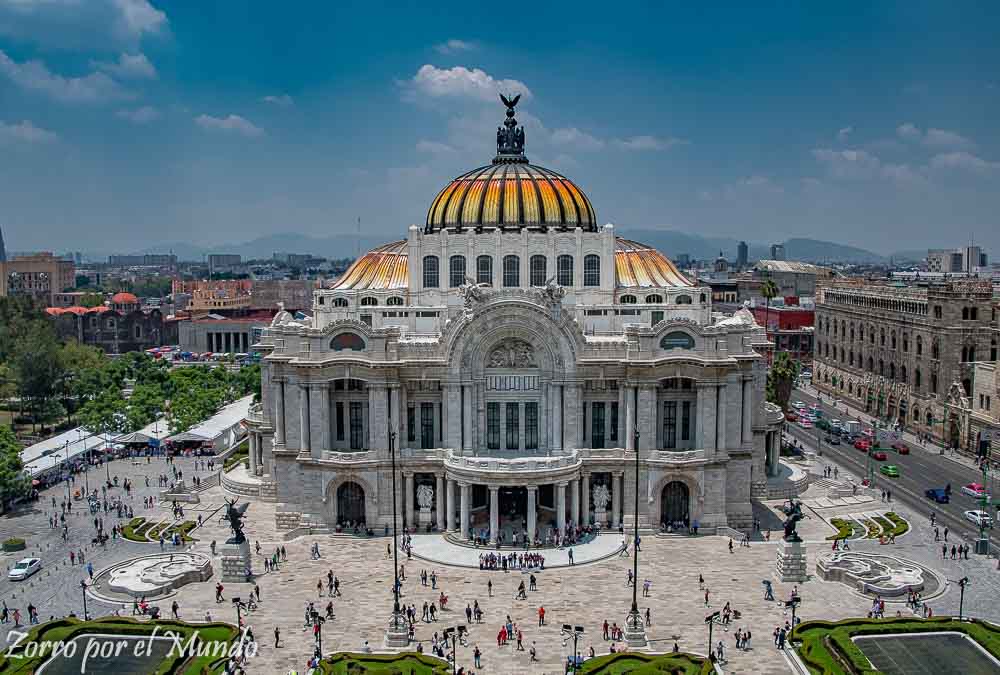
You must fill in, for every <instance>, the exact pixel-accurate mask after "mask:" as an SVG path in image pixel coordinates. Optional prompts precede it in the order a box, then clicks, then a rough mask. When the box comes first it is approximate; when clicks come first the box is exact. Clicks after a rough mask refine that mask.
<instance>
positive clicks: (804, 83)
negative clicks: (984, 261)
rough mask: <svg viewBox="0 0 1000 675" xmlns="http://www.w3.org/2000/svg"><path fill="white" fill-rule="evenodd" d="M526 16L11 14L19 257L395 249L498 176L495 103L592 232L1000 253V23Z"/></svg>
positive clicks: (8, 42) (990, 7)
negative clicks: (515, 97)
mask: <svg viewBox="0 0 1000 675" xmlns="http://www.w3.org/2000/svg"><path fill="white" fill-rule="evenodd" d="M456 7H460V8H461V11H456ZM528 14H530V16H527V15H528ZM515 16H516V18H515V19H514V20H513V21H512V22H511V23H510V24H509V25H508V23H507V22H499V25H498V21H497V12H496V6H495V5H485V6H470V5H468V4H463V5H461V6H458V5H456V6H454V7H449V6H448V5H440V6H436V7H433V8H427V7H422V8H420V7H408V8H400V7H396V8H393V9H391V10H386V9H385V8H373V7H372V6H371V4H370V3H360V2H344V3H324V4H321V3H315V4H312V5H310V6H308V7H307V8H305V9H302V10H301V11H298V12H294V13H292V12H288V11H287V10H285V9H283V8H281V7H279V6H255V7H253V8H250V9H248V8H247V7H245V6H244V3H240V2H235V1H229V0H226V1H221V2H213V3H209V4H208V5H206V4H204V3H193V2H187V1H178V2H172V3H165V2H162V0H153V1H152V2H151V1H150V0H87V2H75V1H72V2H70V1H68V2H47V1H42V0H0V157H2V158H3V160H4V161H0V227H2V228H3V232H4V238H5V241H6V243H7V247H8V249H11V250H30V249H50V250H57V251H62V250H70V249H75V250H95V249H99V250H118V251H123V252H124V251H132V250H138V249H142V248H146V247H148V246H150V245H152V244H154V243H158V242H177V241H188V242H191V243H193V244H199V245H203V246H205V245H211V244H216V243H222V242H244V241H248V240H252V239H254V238H257V237H262V236H268V235H272V234H275V233H283V232H295V233H301V234H304V235H309V236H314V237H326V236H330V235H335V234H353V233H354V231H355V228H356V221H357V218H359V217H360V218H361V219H362V223H363V227H364V233H365V235H366V236H368V237H384V238H385V239H390V238H398V237H401V236H403V235H404V233H405V230H406V227H407V226H408V225H409V224H411V223H423V220H424V216H425V212H426V209H427V207H428V206H429V204H430V202H431V200H432V199H433V197H434V195H435V194H436V193H437V191H438V190H439V189H440V188H441V187H442V186H443V185H444V184H445V183H446V182H447V181H448V180H450V179H451V178H452V177H454V176H455V175H457V174H459V173H462V172H464V171H466V170H469V169H472V168H474V167H476V166H479V165H482V164H486V163H488V162H489V161H490V159H491V158H492V156H493V150H494V135H495V129H496V126H497V125H498V124H499V123H500V122H501V121H502V119H503V107H502V106H501V104H500V103H499V101H498V100H497V92H499V91H502V92H507V93H520V94H521V95H522V100H521V104H520V105H519V106H518V119H519V120H520V121H521V122H522V123H523V124H524V125H525V128H526V136H527V140H526V151H527V155H528V156H529V157H530V158H531V160H532V161H533V162H534V163H536V164H540V165H542V166H547V167H549V168H551V169H554V170H557V171H560V172H562V173H565V174H567V175H568V176H570V177H572V178H573V179H574V181H575V182H577V183H578V184H579V185H580V186H581V187H582V188H583V189H584V190H585V191H586V192H587V194H588V196H589V197H590V199H591V201H592V202H593V204H594V207H595V209H596V211H597V215H598V219H599V220H600V222H613V223H616V224H617V225H619V226H620V227H622V228H630V229H657V228H665V229H673V230H678V231H683V232H690V233H696V234H702V235H706V236H726V237H735V238H738V239H747V240H748V241H754V242H767V241H780V240H784V239H786V238H789V237H810V238H815V239H824V240H830V241H837V242H840V243H845V244H851V245H855V246H860V247H863V248H867V249H870V250H873V251H877V252H881V253H889V252H892V251H898V250H901V249H921V248H926V247H938V246H942V247H943V246H948V247H952V246H961V245H964V244H966V243H968V242H969V241H970V239H974V240H975V242H976V243H978V244H981V245H983V246H984V247H985V248H986V249H987V250H989V251H990V252H991V253H992V252H995V251H997V250H1000V227H998V223H997V214H998V213H1000V190H998V189H997V188H998V187H1000V133H998V127H997V124H996V120H997V119H1000V74H998V72H1000V71H998V68H997V66H998V65H1000V41H998V40H996V32H995V26H997V25H998V19H1000V7H998V6H997V5H995V4H991V3H985V4H983V5H981V6H973V5H971V4H970V5H962V6H957V7H956V6H948V5H941V4H940V3H930V2H917V3H895V2H878V3H871V4H870V5H857V6H852V7H846V8H845V7H839V6H838V7H830V8H822V9H818V8H817V7H816V6H804V7H798V6H794V5H792V6H785V5H780V4H778V3H775V4H774V5H773V6H771V7H769V8H767V7H766V8H760V7H741V6H740V5H738V4H735V5H733V6H728V7H716V8H713V9H704V8H690V7H685V6H682V5H678V6H674V7H665V6H664V7H660V8H651V7H649V6H647V5H646V4H635V5H626V6H618V7H616V9H615V10H614V11H613V12H609V10H608V6H607V5H606V4H597V3H592V4H588V3H582V4H581V3H577V4H576V5H574V11H573V13H572V14H568V13H567V12H566V11H565V8H560V7H555V6H532V7H531V8H530V11H529V10H528V9H526V8H525V9H524V11H520V12H517V13H515ZM554 36H558V39H554Z"/></svg>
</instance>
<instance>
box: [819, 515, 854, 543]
mask: <svg viewBox="0 0 1000 675" xmlns="http://www.w3.org/2000/svg"><path fill="white" fill-rule="evenodd" d="M830 524H831V525H833V526H834V527H835V528H837V532H836V534H831V535H830V536H829V537H827V538H826V540H827V541H833V540H834V539H836V540H838V541H839V540H841V539H849V538H850V537H851V535H852V534H854V521H852V520H846V519H844V518H831V519H830Z"/></svg>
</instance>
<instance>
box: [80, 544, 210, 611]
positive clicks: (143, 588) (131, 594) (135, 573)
mask: <svg viewBox="0 0 1000 675" xmlns="http://www.w3.org/2000/svg"><path fill="white" fill-rule="evenodd" d="M211 576H212V561H211V559H210V558H209V557H208V556H206V555H202V554H201V553H187V552H185V553H158V554H155V555H147V556H142V557H141V558H133V559H131V560H126V561H124V562H120V563H118V564H115V565H112V566H111V567H108V568H107V569H104V570H102V571H101V572H100V573H99V574H98V575H97V576H96V577H94V583H93V586H92V591H91V592H92V594H93V595H95V596H97V597H108V598H110V599H112V600H115V601H119V602H120V601H122V600H129V601H131V600H132V599H133V598H142V597H146V598H157V597H162V596H166V595H170V594H172V593H173V592H174V591H176V590H177V589H178V588H180V587H182V586H186V585H187V584H190V583H197V582H200V581H206V580H207V579H209V578H210V577H211Z"/></svg>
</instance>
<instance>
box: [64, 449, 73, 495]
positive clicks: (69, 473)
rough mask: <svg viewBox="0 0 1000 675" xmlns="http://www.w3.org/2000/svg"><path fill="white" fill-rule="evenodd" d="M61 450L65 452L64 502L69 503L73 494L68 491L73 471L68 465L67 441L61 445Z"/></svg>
mask: <svg viewBox="0 0 1000 675" xmlns="http://www.w3.org/2000/svg"><path fill="white" fill-rule="evenodd" d="M63 452H65V453H66V503H67V504H71V503H72V501H73V496H72V495H71V494H70V493H69V484H70V477H71V476H72V475H73V471H72V469H71V468H70V466H69V441H66V445H64V446H63Z"/></svg>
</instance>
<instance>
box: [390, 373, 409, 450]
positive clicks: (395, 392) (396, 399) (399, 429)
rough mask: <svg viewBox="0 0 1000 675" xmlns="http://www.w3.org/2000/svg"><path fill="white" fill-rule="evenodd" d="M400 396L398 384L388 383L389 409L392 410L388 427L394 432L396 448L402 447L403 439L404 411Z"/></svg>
mask: <svg viewBox="0 0 1000 675" xmlns="http://www.w3.org/2000/svg"><path fill="white" fill-rule="evenodd" d="M401 398H402V397H401V396H400V387H399V384H397V383H393V384H390V385H389V410H391V411H392V425H391V427H390V429H391V431H395V432H396V449H397V450H398V449H399V448H401V447H403V446H402V443H403V441H404V440H405V439H404V438H403V433H404V432H403V415H404V414H406V411H405V410H403V406H402V400H401Z"/></svg>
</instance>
